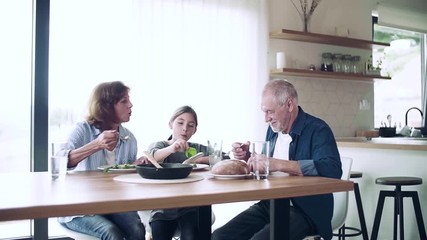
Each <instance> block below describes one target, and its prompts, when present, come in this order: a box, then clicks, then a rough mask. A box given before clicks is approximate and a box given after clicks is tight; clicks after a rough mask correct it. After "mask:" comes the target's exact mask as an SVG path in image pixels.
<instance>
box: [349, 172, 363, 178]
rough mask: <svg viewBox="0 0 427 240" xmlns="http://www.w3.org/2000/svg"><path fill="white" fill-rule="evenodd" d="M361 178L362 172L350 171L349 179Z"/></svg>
mask: <svg viewBox="0 0 427 240" xmlns="http://www.w3.org/2000/svg"><path fill="white" fill-rule="evenodd" d="M362 176H363V173H362V172H359V171H351V172H350V178H361V177H362Z"/></svg>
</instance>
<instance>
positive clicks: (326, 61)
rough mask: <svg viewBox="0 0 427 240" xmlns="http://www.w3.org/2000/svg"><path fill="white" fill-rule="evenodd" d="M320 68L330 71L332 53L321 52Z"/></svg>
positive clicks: (331, 69)
mask: <svg viewBox="0 0 427 240" xmlns="http://www.w3.org/2000/svg"><path fill="white" fill-rule="evenodd" d="M320 70H321V71H325V72H332V71H333V68H332V53H329V52H326V53H322V63H321V64H320Z"/></svg>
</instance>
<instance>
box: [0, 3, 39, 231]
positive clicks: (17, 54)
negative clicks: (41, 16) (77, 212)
mask: <svg viewBox="0 0 427 240" xmlns="http://www.w3.org/2000/svg"><path fill="white" fill-rule="evenodd" d="M32 17H33V15H32V2H31V1H29V0H2V1H0V29H1V31H2V37H1V39H0V43H1V44H0V66H2V67H1V70H0V79H1V82H2V91H1V94H0V102H1V117H0V145H1V151H0V166H1V167H0V173H9V172H29V171H30V169H31V162H30V158H31V155H30V150H31V130H30V129H31V104H32V98H31V97H32V93H31V66H32V61H31V57H32V47H31V46H32V23H33V19H32ZM10 184H13V183H10ZM2 194H7V193H2ZM30 230H31V228H30V221H29V220H25V221H13V222H0V238H11V237H18V236H29V235H30Z"/></svg>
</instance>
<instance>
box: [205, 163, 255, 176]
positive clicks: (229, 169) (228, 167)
mask: <svg viewBox="0 0 427 240" xmlns="http://www.w3.org/2000/svg"><path fill="white" fill-rule="evenodd" d="M211 172H212V173H213V174H216V175H246V174H249V173H250V171H249V167H248V164H246V162H245V161H243V160H236V159H231V160H230V159H226V160H222V161H220V162H218V163H217V164H215V165H214V166H213V167H212V170H211Z"/></svg>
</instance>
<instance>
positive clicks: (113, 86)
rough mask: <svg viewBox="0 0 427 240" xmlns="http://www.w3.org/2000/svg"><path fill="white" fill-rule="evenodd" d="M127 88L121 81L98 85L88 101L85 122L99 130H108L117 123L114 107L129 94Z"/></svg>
mask: <svg viewBox="0 0 427 240" xmlns="http://www.w3.org/2000/svg"><path fill="white" fill-rule="evenodd" d="M129 90H130V89H129V87H127V86H126V85H124V84H123V83H122V82H121V81H113V82H104V83H100V84H98V86H96V87H95V89H94V90H93V92H92V95H91V98H90V100H89V113H88V116H87V117H86V120H87V121H88V122H89V124H93V125H94V126H95V127H96V128H99V129H102V130H104V129H109V128H110V127H111V125H112V124H113V123H115V122H117V116H116V113H115V110H114V105H115V104H116V103H118V102H119V101H120V99H121V98H123V96H125V95H126V94H127V93H128V92H129Z"/></svg>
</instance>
